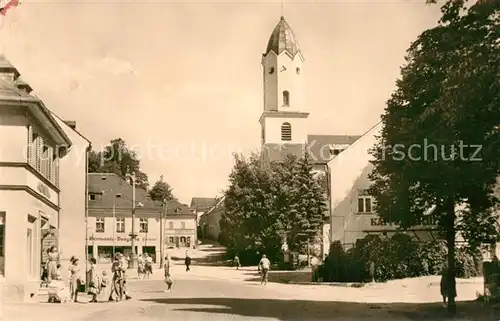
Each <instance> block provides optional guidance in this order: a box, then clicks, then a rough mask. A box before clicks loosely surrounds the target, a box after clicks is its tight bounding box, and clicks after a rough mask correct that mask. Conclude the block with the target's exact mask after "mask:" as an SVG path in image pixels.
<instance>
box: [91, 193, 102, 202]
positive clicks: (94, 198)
mask: <svg viewBox="0 0 500 321" xmlns="http://www.w3.org/2000/svg"><path fill="white" fill-rule="evenodd" d="M101 199H102V195H101V194H98V193H90V194H89V201H100V200H101Z"/></svg>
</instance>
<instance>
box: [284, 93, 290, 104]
mask: <svg viewBox="0 0 500 321" xmlns="http://www.w3.org/2000/svg"><path fill="white" fill-rule="evenodd" d="M283 106H290V93H289V92H288V91H286V90H285V91H284V92H283Z"/></svg>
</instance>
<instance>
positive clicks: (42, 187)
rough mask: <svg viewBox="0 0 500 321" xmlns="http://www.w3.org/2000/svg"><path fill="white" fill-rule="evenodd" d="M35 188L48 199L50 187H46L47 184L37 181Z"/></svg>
mask: <svg viewBox="0 0 500 321" xmlns="http://www.w3.org/2000/svg"><path fill="white" fill-rule="evenodd" d="M36 190H37V191H38V193H40V194H42V195H43V196H45V197H46V198H48V199H50V189H49V188H48V187H47V185H45V184H43V183H42V182H39V183H38V185H37V187H36Z"/></svg>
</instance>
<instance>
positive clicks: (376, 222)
mask: <svg viewBox="0 0 500 321" xmlns="http://www.w3.org/2000/svg"><path fill="white" fill-rule="evenodd" d="M370 225H371V226H387V225H394V226H398V224H390V223H386V222H384V220H383V219H382V218H380V217H373V218H371V219H370ZM419 225H421V226H422V225H423V226H434V225H437V222H436V220H435V219H434V218H433V217H430V216H425V217H423V218H422V222H421V224H419Z"/></svg>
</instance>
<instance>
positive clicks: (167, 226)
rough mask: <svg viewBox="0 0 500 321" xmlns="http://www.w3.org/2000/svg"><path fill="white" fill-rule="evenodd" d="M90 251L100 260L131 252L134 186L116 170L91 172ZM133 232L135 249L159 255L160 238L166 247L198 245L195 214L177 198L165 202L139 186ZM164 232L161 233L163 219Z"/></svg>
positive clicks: (153, 255)
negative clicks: (159, 200)
mask: <svg viewBox="0 0 500 321" xmlns="http://www.w3.org/2000/svg"><path fill="white" fill-rule="evenodd" d="M88 177H89V178H88V182H89V190H88V204H89V205H88V207H89V209H88V211H89V214H88V215H89V222H88V228H89V230H88V233H87V235H88V249H87V250H88V253H89V255H90V256H91V257H95V258H97V259H98V260H99V261H100V262H108V261H109V260H110V259H111V257H112V254H113V252H114V253H116V252H120V253H123V254H125V255H129V254H130V253H131V251H132V244H131V238H130V234H131V232H132V204H133V203H132V191H133V188H132V186H131V185H130V184H129V183H128V182H127V181H125V180H124V179H122V178H121V177H119V176H118V175H116V174H113V173H91V174H89V176H88ZM135 197H136V213H135V216H136V220H135V222H134V223H135V224H134V225H135V226H134V227H135V228H134V232H135V233H134V234H136V235H137V238H136V253H138V254H142V253H148V254H150V255H151V256H152V257H153V258H154V259H155V260H158V258H159V257H160V251H161V238H162V237H163V244H164V245H165V249H166V248H169V247H177V248H192V247H193V246H195V245H196V215H195V214H194V213H192V211H191V210H190V209H189V208H188V207H187V206H186V205H183V204H180V203H179V202H178V201H170V202H168V204H167V206H166V208H167V215H164V213H165V206H164V205H163V204H161V203H160V202H155V201H153V200H151V199H150V198H149V196H148V195H147V192H146V191H144V190H142V189H140V188H136V195H135ZM161 218H163V220H164V221H163V227H164V234H163V235H161V224H160V219H161Z"/></svg>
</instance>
